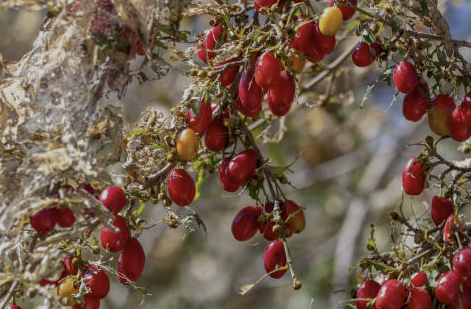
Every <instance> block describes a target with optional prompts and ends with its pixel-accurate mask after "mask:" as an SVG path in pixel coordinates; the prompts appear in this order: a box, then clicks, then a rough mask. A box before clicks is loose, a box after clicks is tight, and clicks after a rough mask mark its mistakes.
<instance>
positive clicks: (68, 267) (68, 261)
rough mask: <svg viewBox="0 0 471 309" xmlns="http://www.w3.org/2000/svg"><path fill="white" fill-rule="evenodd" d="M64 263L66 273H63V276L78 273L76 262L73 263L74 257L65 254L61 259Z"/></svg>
mask: <svg viewBox="0 0 471 309" xmlns="http://www.w3.org/2000/svg"><path fill="white" fill-rule="evenodd" d="M61 262H62V265H63V266H64V271H65V272H64V273H63V274H62V275H61V277H62V276H63V278H65V277H67V276H70V275H73V276H75V275H77V274H78V269H77V267H75V265H74V263H72V258H71V257H70V256H65V257H64V258H62V260H61Z"/></svg>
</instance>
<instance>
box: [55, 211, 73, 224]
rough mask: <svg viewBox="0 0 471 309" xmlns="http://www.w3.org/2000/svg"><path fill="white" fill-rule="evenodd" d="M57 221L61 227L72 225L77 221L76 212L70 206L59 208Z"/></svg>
mask: <svg viewBox="0 0 471 309" xmlns="http://www.w3.org/2000/svg"><path fill="white" fill-rule="evenodd" d="M56 221H57V224H59V226H60V227H71V226H72V225H74V223H75V215H74V212H73V211H72V210H71V209H70V208H69V207H65V208H64V209H57V211H56Z"/></svg>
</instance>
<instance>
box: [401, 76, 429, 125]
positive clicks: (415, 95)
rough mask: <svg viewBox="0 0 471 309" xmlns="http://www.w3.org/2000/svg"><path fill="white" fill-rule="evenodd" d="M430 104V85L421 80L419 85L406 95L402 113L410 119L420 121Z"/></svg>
mask: <svg viewBox="0 0 471 309" xmlns="http://www.w3.org/2000/svg"><path fill="white" fill-rule="evenodd" d="M430 106H431V105H430V102H429V89H428V86H427V84H425V83H422V82H419V83H418V84H417V87H415V89H414V90H412V92H410V93H408V94H406V96H405V97H404V104H403V106H402V113H403V115H404V118H406V119H407V120H409V121H419V120H420V119H422V116H423V115H425V113H427V110H428V109H429V108H430Z"/></svg>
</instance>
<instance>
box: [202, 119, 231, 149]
mask: <svg viewBox="0 0 471 309" xmlns="http://www.w3.org/2000/svg"><path fill="white" fill-rule="evenodd" d="M228 141H229V131H228V130H227V127H226V126H225V125H224V119H223V117H222V116H221V115H219V116H217V117H216V118H214V120H213V121H212V122H211V124H210V125H209V127H208V129H207V130H206V133H205V136H204V144H205V146H206V148H207V149H208V150H211V151H215V152H217V151H221V150H223V149H224V148H226V146H227V142H228Z"/></svg>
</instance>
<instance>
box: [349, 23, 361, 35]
mask: <svg viewBox="0 0 471 309" xmlns="http://www.w3.org/2000/svg"><path fill="white" fill-rule="evenodd" d="M359 24H360V20H355V21H354V22H351V23H350V24H348V27H347V33H350V32H351V31H353V29H355V28H356V27H357V26H358V25H359Z"/></svg>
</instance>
